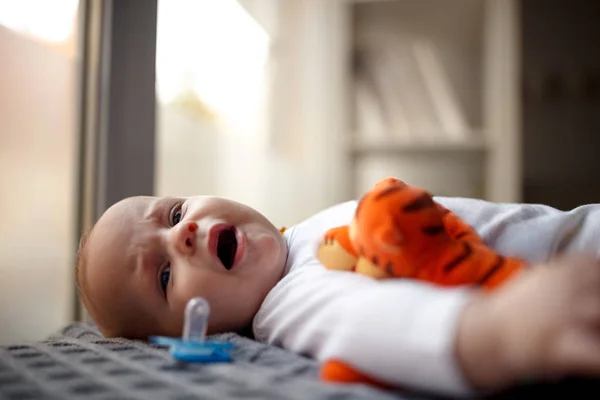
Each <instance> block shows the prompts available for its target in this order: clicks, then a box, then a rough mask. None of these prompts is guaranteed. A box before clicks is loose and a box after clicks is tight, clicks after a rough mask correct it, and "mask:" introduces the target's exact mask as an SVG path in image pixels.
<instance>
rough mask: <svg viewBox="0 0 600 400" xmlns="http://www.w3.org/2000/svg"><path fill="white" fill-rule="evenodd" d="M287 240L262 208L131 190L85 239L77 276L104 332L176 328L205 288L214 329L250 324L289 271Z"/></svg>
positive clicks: (138, 333) (169, 332) (141, 334)
mask: <svg viewBox="0 0 600 400" xmlns="http://www.w3.org/2000/svg"><path fill="white" fill-rule="evenodd" d="M286 257H287V248H286V244H285V242H284V240H283V237H282V236H281V234H280V232H279V230H278V229H277V228H276V227H275V226H273V224H271V223H270V222H269V221H268V220H267V219H266V218H265V217H264V216H263V215H261V214H260V213H258V212H257V211H256V210H254V209H252V208H250V207H247V206H245V205H243V204H240V203H237V202H234V201H231V200H226V199H222V198H218V197H210V196H198V197H190V198H170V197H167V198H156V197H133V198H128V199H125V200H122V201H120V202H118V203H116V204H115V205H113V206H112V207H110V208H109V209H108V210H107V211H106V212H105V213H104V214H103V215H102V217H101V218H100V219H99V220H98V222H97V223H96V224H95V226H94V228H93V229H92V231H91V232H90V233H89V234H88V235H85V237H84V238H83V239H82V241H81V245H80V249H79V257H78V261H77V267H76V277H77V283H78V288H79V292H80V295H81V297H82V299H83V302H84V304H85V306H86V308H87V310H88V312H89V314H90V315H91V317H92V318H93V320H94V321H95V323H96V324H97V325H98V327H99V328H100V330H101V332H102V333H103V334H104V335H105V336H107V337H115V336H123V337H128V338H139V339H145V338H147V337H148V336H149V335H165V336H180V335H181V331H182V328H183V316H184V309H185V306H186V304H187V302H188V300H190V299H191V298H193V297H196V296H202V297H204V298H205V299H207V300H208V302H209V303H210V307H211V313H210V319H209V324H208V332H209V333H216V332H225V331H239V330H242V329H244V328H245V327H247V326H248V325H249V324H250V323H251V321H252V318H253V317H254V314H255V313H256V312H257V311H258V308H259V307H260V304H261V303H262V301H263V300H264V298H265V296H266V295H267V293H268V292H269V290H271V288H272V287H273V286H274V285H275V284H276V283H277V281H278V280H279V279H280V277H281V275H282V274H283V270H284V265H285V260H286Z"/></svg>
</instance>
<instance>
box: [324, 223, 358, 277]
mask: <svg viewBox="0 0 600 400" xmlns="http://www.w3.org/2000/svg"><path fill="white" fill-rule="evenodd" d="M317 259H318V260H319V261H320V262H321V264H323V266H324V267H325V268H327V269H333V270H338V271H339V270H341V271H352V270H354V268H355V266H356V255H355V254H354V250H353V249H352V245H351V244H350V238H349V237H348V227H347V226H345V225H344V226H339V227H336V228H332V229H330V230H328V231H327V232H326V233H325V235H324V236H323V241H322V242H321V245H320V246H319V249H318V251H317Z"/></svg>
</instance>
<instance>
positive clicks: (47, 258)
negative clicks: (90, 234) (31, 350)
mask: <svg viewBox="0 0 600 400" xmlns="http://www.w3.org/2000/svg"><path fill="white" fill-rule="evenodd" d="M0 60H1V61H0V274H1V275H0V344H4V343H10V342H15V341H21V340H35V339H41V338H43V337H45V336H47V335H48V334H50V333H52V332H54V331H55V330H57V329H59V328H60V327H62V326H64V324H66V323H67V322H68V321H69V320H70V317H71V315H70V313H71V311H72V309H71V307H72V300H73V285H72V280H71V271H72V262H73V260H74V258H73V254H74V251H75V248H74V236H73V234H74V214H75V211H76V209H75V203H74V201H73V199H74V196H75V191H74V188H75V186H74V184H75V179H76V172H77V171H76V169H75V165H76V164H75V162H76V159H75V145H76V143H75V128H76V127H75V82H76V75H75V74H76V69H75V62H74V61H73V60H72V59H69V58H67V57H65V56H64V55H63V54H62V53H60V52H57V51H56V50H52V49H50V48H48V47H46V46H44V45H41V44H40V43H38V42H35V41H32V40H30V39H27V38H25V37H23V36H20V35H18V34H16V33H14V32H12V31H9V30H7V29H5V28H3V27H0Z"/></svg>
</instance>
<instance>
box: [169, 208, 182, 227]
mask: <svg viewBox="0 0 600 400" xmlns="http://www.w3.org/2000/svg"><path fill="white" fill-rule="evenodd" d="M170 219H171V221H170V222H171V226H175V225H177V224H178V223H179V222H180V221H181V205H177V206H175V207H174V208H173V209H172V210H171V218H170Z"/></svg>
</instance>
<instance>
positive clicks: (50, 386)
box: [0, 323, 600, 400]
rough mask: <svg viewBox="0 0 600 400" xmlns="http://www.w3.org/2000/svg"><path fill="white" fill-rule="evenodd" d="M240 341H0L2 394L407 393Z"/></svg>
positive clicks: (70, 336)
mask: <svg viewBox="0 0 600 400" xmlns="http://www.w3.org/2000/svg"><path fill="white" fill-rule="evenodd" d="M213 338H215V339H220V340H228V341H231V342H233V343H234V344H235V350H234V351H233V353H232V355H233V358H234V362H232V363H225V364H179V363H177V362H175V361H174V360H173V359H172V358H171V357H170V355H169V353H168V351H166V349H165V348H161V347H159V346H156V345H150V344H148V343H144V342H139V341H130V340H125V339H110V340H108V339H105V338H103V337H102V336H101V335H100V333H99V332H98V331H97V330H95V329H94V328H93V327H92V326H90V325H87V324H81V323H76V324H72V325H69V326H67V327H66V328H65V329H63V330H62V331H61V332H59V333H57V334H56V335H53V336H52V337H50V338H48V340H45V341H41V342H36V343H27V344H15V345H12V346H4V347H0V399H49V398H54V399H68V398H85V399H88V400H100V399H169V400H190V399H314V400H334V399H335V400H337V399H350V400H354V399H377V400H384V399H389V400H392V399H396V400H397V399H406V398H412V399H414V398H417V396H414V395H411V396H408V395H406V394H401V393H390V392H385V391H381V390H377V389H374V388H369V387H366V386H363V385H329V384H325V383H322V382H320V381H319V380H318V379H317V371H318V366H317V364H316V363H315V362H314V361H312V360H309V359H306V358H303V357H301V356H298V355H295V354H292V353H289V352H287V351H284V350H282V349H279V348H276V347H272V346H267V345H264V344H262V343H258V342H256V341H253V340H250V339H248V338H245V337H242V336H239V335H236V334H233V333H230V334H223V335H218V336H215V337H213ZM599 386H600V385H599V384H598V383H596V382H577V383H568V384H561V385H554V386H543V387H530V388H524V389H522V390H520V391H516V392H512V393H505V394H503V395H501V396H498V397H502V398H525V397H530V396H531V395H538V396H539V395H546V394H549V393H551V394H553V395H554V396H556V395H561V394H562V395H563V396H568V398H582V396H583V391H584V390H587V391H588V392H587V394H586V395H585V398H598V394H599V393H600V391H598V388H599Z"/></svg>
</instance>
